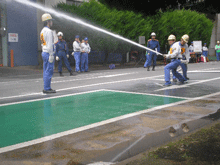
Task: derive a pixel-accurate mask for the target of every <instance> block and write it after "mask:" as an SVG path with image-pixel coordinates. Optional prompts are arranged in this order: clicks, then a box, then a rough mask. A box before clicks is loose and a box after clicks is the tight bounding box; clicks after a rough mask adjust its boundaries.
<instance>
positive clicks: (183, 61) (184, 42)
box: [173, 34, 190, 82]
mask: <svg viewBox="0 0 220 165" xmlns="http://www.w3.org/2000/svg"><path fill="white" fill-rule="evenodd" d="M188 41H189V36H188V35H187V34H185V35H183V36H182V38H181V41H180V42H179V45H180V47H181V55H182V59H181V60H180V61H181V64H180V66H181V68H182V71H183V78H184V81H187V80H189V78H188V77H187V64H188V63H189V57H190V55H189V48H188V44H187V43H188ZM173 81H174V82H177V80H176V77H175V76H173Z"/></svg>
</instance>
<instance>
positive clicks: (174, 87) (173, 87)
mask: <svg viewBox="0 0 220 165" xmlns="http://www.w3.org/2000/svg"><path fill="white" fill-rule="evenodd" d="M219 79H220V77H217V78H212V79H207V80H201V81H198V82H193V83H188V84H185V85H184V84H183V85H178V86H176V85H175V86H169V87H165V88H162V89H158V90H155V92H157V91H163V90H169V89H177V88H185V87H189V86H191V85H195V84H201V83H205V82H209V81H215V80H219Z"/></svg>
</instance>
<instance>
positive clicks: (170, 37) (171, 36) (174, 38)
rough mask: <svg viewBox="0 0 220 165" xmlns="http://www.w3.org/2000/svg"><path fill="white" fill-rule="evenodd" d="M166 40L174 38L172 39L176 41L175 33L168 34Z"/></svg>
mask: <svg viewBox="0 0 220 165" xmlns="http://www.w3.org/2000/svg"><path fill="white" fill-rule="evenodd" d="M167 40H168V41H171V40H174V41H176V36H175V35H173V34H171V35H169V37H168V39H167Z"/></svg>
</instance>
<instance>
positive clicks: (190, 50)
mask: <svg viewBox="0 0 220 165" xmlns="http://www.w3.org/2000/svg"><path fill="white" fill-rule="evenodd" d="M189 52H190V53H192V52H194V47H193V42H191V45H190V46H189Z"/></svg>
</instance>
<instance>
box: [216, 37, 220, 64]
mask: <svg viewBox="0 0 220 165" xmlns="http://www.w3.org/2000/svg"><path fill="white" fill-rule="evenodd" d="M215 51H216V58H217V61H219V60H220V41H217V45H215Z"/></svg>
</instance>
